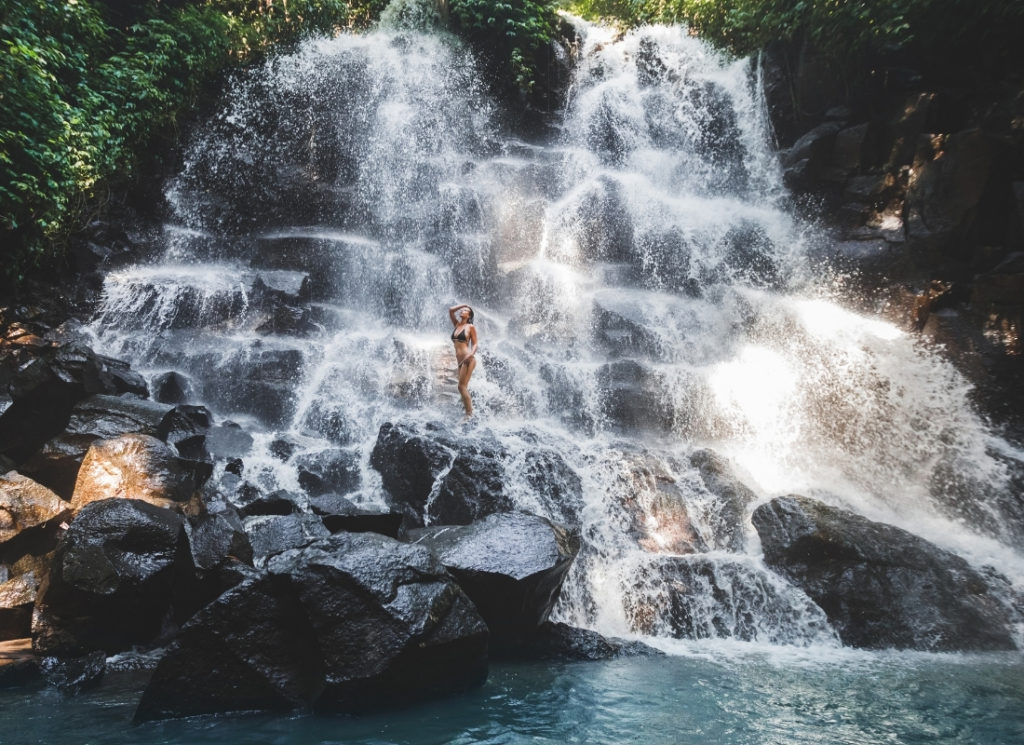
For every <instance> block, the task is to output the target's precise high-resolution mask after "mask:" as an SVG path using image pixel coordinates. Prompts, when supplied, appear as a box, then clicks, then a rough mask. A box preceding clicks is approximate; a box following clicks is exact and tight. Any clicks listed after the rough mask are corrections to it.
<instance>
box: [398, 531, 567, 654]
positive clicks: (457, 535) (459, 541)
mask: <svg viewBox="0 0 1024 745" xmlns="http://www.w3.org/2000/svg"><path fill="white" fill-rule="evenodd" d="M409 539H410V540H412V541H414V542H415V543H417V544H418V545H422V546H426V547H427V548H429V549H430V550H431V551H432V552H433V553H434V554H435V555H436V556H437V557H438V559H440V561H441V563H442V564H444V566H445V568H446V569H447V570H448V571H449V572H451V573H452V576H454V577H455V579H456V580H457V581H458V583H459V586H460V587H462V589H463V590H465V591H466V594H467V595H469V597H470V598H471V599H472V600H473V602H474V603H475V604H476V607H477V608H478V609H479V610H480V615H482V616H483V617H484V620H485V621H486V622H487V625H488V627H489V628H490V629H491V633H492V634H493V636H494V638H495V642H496V643H499V642H504V641H506V640H512V639H516V638H518V637H520V636H522V635H523V634H526V633H529V632H531V631H533V630H535V629H536V628H537V627H538V626H540V624H542V623H543V622H544V621H546V620H547V618H548V615H549V614H550V613H551V609H552V608H553V607H554V604H555V601H556V600H557V599H558V594H559V592H560V591H561V589H562V582H563V580H564V579H565V575H566V573H567V572H568V571H569V567H570V565H571V564H572V561H573V559H574V558H575V556H576V554H577V552H578V551H579V540H578V538H577V537H576V536H575V535H573V534H571V533H569V531H567V530H566V529H564V528H562V527H560V526H558V525H555V524H553V523H551V522H550V521H548V520H546V519H544V518H542V517H538V516H536V515H528V514H525V513H521V512H516V513H505V514H496V515H490V516H488V517H487V518H485V519H484V520H481V521H480V522H478V523H474V524H472V525H465V526H438V527H433V526H432V527H429V528H420V529H416V530H413V531H410V533H409Z"/></svg>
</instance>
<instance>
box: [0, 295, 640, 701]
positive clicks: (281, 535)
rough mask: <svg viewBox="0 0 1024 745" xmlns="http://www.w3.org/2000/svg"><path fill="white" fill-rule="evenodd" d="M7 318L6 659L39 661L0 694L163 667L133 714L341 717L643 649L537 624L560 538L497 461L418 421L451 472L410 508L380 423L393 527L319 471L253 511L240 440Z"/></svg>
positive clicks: (206, 416)
mask: <svg viewBox="0 0 1024 745" xmlns="http://www.w3.org/2000/svg"><path fill="white" fill-rule="evenodd" d="M18 313H19V315H21V316H23V317H24V316H28V317H29V318H30V320H29V321H27V322H22V321H11V322H5V324H4V328H3V331H4V335H3V338H2V340H0V383H2V384H3V385H2V390H3V391H4V392H5V393H6V396H5V398H4V400H3V402H2V405H0V458H2V460H3V469H2V471H3V475H0V644H7V645H18V644H19V643H20V642H17V641H15V640H20V639H25V638H30V639H31V651H32V652H33V653H34V654H33V655H29V654H26V652H27V650H25V649H24V647H23V646H12V647H11V651H7V650H5V654H4V655H2V656H0V685H21V684H24V683H25V682H27V681H31V680H33V679H37V678H38V677H39V676H40V674H41V675H42V677H43V678H44V679H45V680H46V681H47V682H49V683H50V684H52V685H55V686H57V687H59V688H61V689H62V690H65V691H70V692H73V691H77V690H79V689H81V688H82V687H84V686H87V685H89V684H91V683H93V682H95V681H97V680H98V679H99V678H100V677H101V676H102V675H103V674H104V670H105V665H106V660H107V658H108V656H109V655H113V654H117V653H121V652H126V651H131V650H159V653H158V655H157V657H158V659H159V662H158V663H156V667H155V669H154V671H153V674H152V678H151V680H150V682H149V684H148V686H147V687H146V689H145V691H144V692H143V695H142V697H141V700H140V704H139V707H138V711H137V715H136V716H137V718H138V719H140V720H143V719H152V718H161V717H168V716H184V715H191V714H198V713H211V712H220V711H232V710H249V709H271V710H285V709H294V708H305V709H311V710H318V711H320V710H322V711H359V710H365V709H369V708H374V707H379V706H394V705H399V704H402V703H406V702H410V701H414V700H417V699H422V698H426V697H431V696H436V695H440V694H443V693H446V692H452V691H458V690H461V689H464V688H467V687H469V686H473V685H478V684H480V683H481V682H482V681H483V680H484V679H485V677H486V674H487V661H488V657H489V654H491V653H493V651H494V650H506V651H509V650H520V651H522V652H523V653H527V654H530V655H531V656H557V657H561V658H572V659H591V658H595V657H608V656H614V655H618V654H636V653H651V652H652V651H653V650H650V649H649V648H646V647H643V645H635V644H634V645H628V644H623V643H619V642H616V641H614V640H607V639H603V638H602V637H599V636H597V635H595V634H593V633H592V632H585V631H583V630H580V629H573V628H570V627H565V626H562V625H554V624H550V623H547V619H548V616H549V614H550V612H551V609H552V607H553V606H554V603H555V601H556V600H557V597H558V594H559V591H560V588H561V585H562V581H563V580H564V578H565V576H566V572H567V571H568V569H569V567H570V565H571V563H572V561H573V558H574V557H575V555H576V553H577V551H578V548H579V541H578V537H577V535H576V534H575V533H574V532H573V531H571V530H569V529H568V528H566V527H564V526H561V525H557V524H555V523H552V522H551V521H549V520H547V519H545V518H542V517H538V516H536V515H532V514H527V513H521V512H514V511H512V509H511V508H512V505H511V502H510V501H509V500H508V499H507V497H505V496H503V495H502V493H501V484H500V483H499V482H498V481H497V480H496V478H495V472H493V470H492V472H490V473H489V472H488V470H487V469H488V467H492V468H493V465H494V460H493V459H494V458H495V457H497V454H498V451H497V450H488V449H487V447H474V448H469V449H466V448H464V443H460V442H459V441H458V440H457V438H455V437H454V436H453V435H452V434H451V433H449V432H446V431H444V430H443V429H442V428H440V427H439V426H437V427H434V428H433V430H436V434H437V439H436V441H435V442H433V443H431V444H430V445H429V446H427V448H426V449H427V450H428V451H429V452H433V453H435V454H436V453H438V452H440V451H441V450H443V452H444V456H443V458H442V459H444V458H447V459H449V460H451V459H454V461H456V462H457V463H458V464H459V467H457V468H450V467H449V466H451V465H452V464H451V463H449V462H445V463H444V464H443V465H444V470H445V472H446V474H448V475H449V476H450V479H449V481H448V484H449V488H448V489H447V490H445V491H444V494H443V496H442V497H441V499H440V500H437V499H435V500H433V501H432V502H431V506H430V509H428V508H427V504H426V502H427V493H424V492H422V489H423V488H424V487H426V488H427V490H428V492H429V491H430V489H432V482H433V479H434V477H435V476H437V470H436V469H438V468H439V467H440V466H441V463H440V460H438V459H437V458H435V459H434V460H429V459H427V458H424V459H423V460H422V462H418V461H416V460H415V459H413V460H409V459H407V458H406V455H407V453H404V452H402V451H401V449H399V450H398V451H396V450H394V449H393V447H392V446H393V445H394V444H395V442H396V436H395V434H394V433H395V432H404V433H407V434H408V432H409V429H408V427H404V426H402V425H397V424H396V425H392V424H386V425H385V426H384V427H383V428H382V431H381V437H380V442H379V443H378V448H377V449H376V450H375V453H374V463H375V465H376V466H377V467H378V468H380V469H381V471H382V475H383V476H384V478H385V480H386V481H387V483H388V484H389V488H390V489H391V490H392V491H393V493H394V495H395V496H394V499H393V504H394V507H393V508H392V509H390V510H389V509H384V510H381V511H372V510H366V509H362V508H360V507H358V506H356V505H355V504H354V503H353V502H352V501H351V500H349V499H347V498H346V497H345V496H344V494H343V493H341V492H346V491H350V490H351V489H352V488H354V487H356V486H358V478H355V479H353V477H352V473H351V470H352V467H353V466H352V464H351V463H347V467H346V464H345V463H338V462H335V461H337V460H338V459H337V458H334V459H332V458H330V457H327V456H324V457H321V458H319V459H316V458H314V459H312V460H311V461H310V462H309V463H305V464H304V466H303V467H302V468H300V481H301V482H302V485H303V491H301V492H287V491H277V492H273V493H269V494H267V493H264V491H263V490H261V489H260V488H258V487H257V486H255V485H253V484H251V483H249V482H247V481H245V480H244V479H242V477H241V473H242V463H241V458H240V455H241V454H244V453H245V452H246V451H247V450H248V446H249V445H250V444H251V436H250V435H248V434H247V433H246V432H245V431H244V430H243V429H242V428H240V427H238V426H237V425H233V424H232V423H230V422H222V423H219V424H218V423H216V422H215V421H214V417H213V415H212V414H211V413H210V412H209V411H208V410H207V409H206V408H205V407H203V406H197V405H192V404H188V403H184V402H182V398H183V397H181V396H178V397H174V396H172V397H170V398H171V399H172V400H173V402H171V403H161V402H160V401H156V400H152V399H150V398H149V394H150V391H149V388H148V386H147V382H146V381H145V380H144V379H143V378H142V377H141V376H140V375H138V374H137V373H135V372H133V371H132V370H131V369H130V367H129V366H128V365H127V364H125V363H123V362H120V361H118V360H114V359H110V358H107V357H104V356H102V355H98V354H96V353H95V352H93V351H92V349H90V348H89V347H88V346H87V345H85V344H83V343H82V342H81V341H75V340H72V339H73V335H71V334H67V333H65V332H64V330H63V329H54V328H53V327H52V326H51V325H50V324H48V323H47V322H46V320H45V319H44V318H43V317H42V316H41V315H40V316H37V317H33V316H32V312H31V310H29V309H24V308H22V309H18ZM5 321H6V317H5ZM170 382H173V381H170ZM158 383H159V385H158V386H154V387H155V388H158V390H156V391H155V393H156V394H157V395H158V396H159V397H160V398H168V397H167V396H165V395H164V394H165V393H166V391H165V390H164V389H165V388H166V387H167V385H168V381H167V380H161V381H158ZM279 445H280V446H281V447H286V446H287V445H288V443H286V442H284V441H282V443H279ZM405 448H406V450H408V449H409V446H408V442H406V443H405ZM439 457H440V456H439ZM488 458H491V460H488ZM531 468H534V469H536V471H537V479H543V478H544V474H549V473H550V471H551V470H552V469H558V468H561V469H562V470H563V471H565V470H566V469H567V466H565V464H564V463H560V462H558V461H556V460H553V458H552V456H550V455H549V454H538V455H537V457H536V461H535V462H534V463H532V464H531ZM573 487H574V488H575V490H576V492H577V493H576V494H575V498H576V500H577V502H578V499H579V494H578V492H579V479H578V477H576V479H575V482H572V481H571V480H570V486H569V488H570V489H572V488H573ZM553 488H554V487H552V489H553ZM560 494H561V492H560V491H557V492H556V493H553V495H552V496H553V497H554V496H558V495H560ZM442 519H443V520H444V521H447V522H449V523H452V524H453V527H445V526H439V525H438V523H439V522H440V521H442ZM425 522H430V523H431V527H430V528H422V526H423V525H424V523H425Z"/></svg>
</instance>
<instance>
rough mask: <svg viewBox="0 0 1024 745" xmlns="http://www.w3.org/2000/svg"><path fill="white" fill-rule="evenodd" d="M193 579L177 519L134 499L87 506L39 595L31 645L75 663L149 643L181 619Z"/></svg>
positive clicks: (168, 513) (73, 527) (71, 531)
mask: <svg viewBox="0 0 1024 745" xmlns="http://www.w3.org/2000/svg"><path fill="white" fill-rule="evenodd" d="M193 576H194V567H193V565H192V560H191V557H190V554H189V549H188V543H187V541H186V538H185V530H184V525H183V521H182V517H181V515H179V514H177V513H175V512H172V511H170V510H165V509H161V508H159V507H155V506H154V505H151V504H149V503H147V502H143V501H140V500H137V499H107V500H103V501H99V502H93V503H92V504H88V505H86V506H85V507H84V508H83V509H82V510H81V512H79V513H78V515H77V517H75V519H74V520H73V521H72V522H71V525H70V527H69V528H68V530H67V533H66V535H65V537H64V540H63V542H62V543H61V544H60V546H59V547H58V549H57V553H56V555H55V557H54V561H53V566H52V569H51V571H50V574H49V576H48V577H47V579H46V581H44V583H43V586H42V587H41V588H40V590H39V597H38V598H37V600H36V607H35V613H34V618H33V621H32V637H33V647H34V648H35V650H36V651H37V652H38V653H40V654H44V655H55V656H59V657H78V656H80V655H83V654H86V653H88V652H92V651H95V650H103V651H105V652H117V651H121V650H125V649H129V648H130V647H132V646H133V645H136V644H148V643H150V642H153V641H154V640H156V639H157V638H158V637H159V636H160V634H161V632H162V631H163V630H164V629H165V626H166V625H168V624H170V623H172V622H174V621H179V620H183V619H182V618H181V617H182V616H183V615H185V612H183V611H184V610H185V609H187V608H188V607H189V605H190V598H189V597H188V592H189V590H190V587H191V580H192V577H193ZM176 611H177V612H176Z"/></svg>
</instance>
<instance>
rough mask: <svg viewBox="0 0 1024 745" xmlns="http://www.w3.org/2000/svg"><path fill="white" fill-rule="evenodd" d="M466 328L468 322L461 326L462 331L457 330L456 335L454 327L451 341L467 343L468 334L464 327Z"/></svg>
mask: <svg viewBox="0 0 1024 745" xmlns="http://www.w3.org/2000/svg"><path fill="white" fill-rule="evenodd" d="M468 328H469V324H468V323H467V324H466V325H465V326H463V327H462V331H460V332H459V334H458V336H456V335H455V329H452V341H461V342H465V343H466V344H468V343H469V334H467V333H466V329H468Z"/></svg>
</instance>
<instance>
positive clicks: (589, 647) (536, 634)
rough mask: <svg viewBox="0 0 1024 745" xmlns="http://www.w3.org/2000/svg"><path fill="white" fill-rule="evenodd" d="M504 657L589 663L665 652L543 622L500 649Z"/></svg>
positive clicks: (566, 626)
mask: <svg viewBox="0 0 1024 745" xmlns="http://www.w3.org/2000/svg"><path fill="white" fill-rule="evenodd" d="M501 654H502V656H503V657H505V658H510V657H511V658H514V659H525V660H545V661H558V662H592V661H596V660H613V659H617V658H619V657H660V656H664V654H665V653H664V652H662V651H661V650H659V649H655V648H654V647H650V646H648V645H646V644H644V643H643V642H637V641H628V640H626V639H616V638H615V637H607V636H602V635H601V634H599V633H597V632H596V631H591V630H590V629H581V628H578V627H576V626H569V625H568V624H565V623H554V622H551V621H545V622H544V623H542V624H541V625H540V627H539V628H537V629H536V630H535V631H532V632H530V633H529V634H526V635H524V636H523V637H521V638H520V639H518V640H517V641H516V643H514V644H510V645H507V646H506V647H505V648H503V649H502V650H501Z"/></svg>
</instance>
